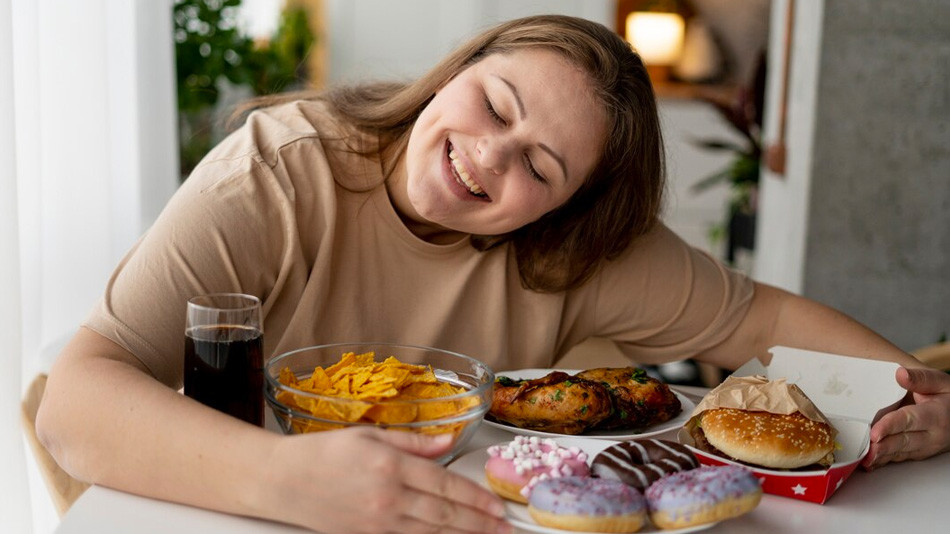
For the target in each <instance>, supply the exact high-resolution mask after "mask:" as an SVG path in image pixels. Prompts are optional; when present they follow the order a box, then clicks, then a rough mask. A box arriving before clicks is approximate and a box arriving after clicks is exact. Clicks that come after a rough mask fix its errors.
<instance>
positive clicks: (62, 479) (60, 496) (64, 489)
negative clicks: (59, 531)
mask: <svg viewBox="0 0 950 534" xmlns="http://www.w3.org/2000/svg"><path fill="white" fill-rule="evenodd" d="M45 390H46V375H45V374H40V375H38V376H37V377H36V378H34V379H33V382H31V383H30V387H29V388H28V389H27V391H26V395H24V397H23V402H22V404H21V405H20V407H21V419H22V423H23V431H24V433H25V434H26V440H27V442H29V444H30V449H31V450H32V451H33V456H34V458H36V464H37V466H38V467H39V470H40V473H41V474H42V476H43V480H44V482H46V488H47V489H48V490H49V493H50V497H51V498H52V500H53V506H55V507H56V511H57V512H59V515H60V516H62V515H63V514H65V513H66V510H69V507H70V506H72V504H73V502H75V501H76V499H78V498H79V496H80V495H82V493H83V492H84V491H86V488H88V487H89V484H87V483H85V482H81V481H79V480H77V479H75V478H73V477H72V476H71V475H70V474H69V473H67V472H66V471H65V470H63V468H62V467H60V466H59V464H58V463H56V460H54V459H53V456H52V455H50V453H49V451H47V450H46V447H44V446H43V444H42V443H40V440H39V438H37V437H36V413H37V412H38V411H39V409H40V402H42V400H43V392H44V391H45Z"/></svg>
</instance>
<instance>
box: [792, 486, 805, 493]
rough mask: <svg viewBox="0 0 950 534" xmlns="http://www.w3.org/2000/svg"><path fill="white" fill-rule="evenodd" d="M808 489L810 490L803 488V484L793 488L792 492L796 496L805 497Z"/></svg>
mask: <svg viewBox="0 0 950 534" xmlns="http://www.w3.org/2000/svg"><path fill="white" fill-rule="evenodd" d="M807 489H808V488H806V487H805V486H802V485H801V484H796V485H794V486H792V491H793V492H795V495H804V494H805V490H807Z"/></svg>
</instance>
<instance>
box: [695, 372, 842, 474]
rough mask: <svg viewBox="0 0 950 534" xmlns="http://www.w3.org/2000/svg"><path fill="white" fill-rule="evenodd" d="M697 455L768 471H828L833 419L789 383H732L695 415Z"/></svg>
mask: <svg viewBox="0 0 950 534" xmlns="http://www.w3.org/2000/svg"><path fill="white" fill-rule="evenodd" d="M686 428H687V430H688V431H689V433H690V436H691V437H692V438H693V441H694V445H695V447H696V448H697V449H699V450H701V451H704V452H707V453H710V454H714V455H717V456H721V457H724V458H727V459H730V460H733V461H737V462H740V463H743V464H746V465H749V466H752V467H762V468H766V469H796V470H810V469H825V468H828V467H830V466H831V464H833V463H834V451H835V436H836V434H837V432H836V430H835V429H834V427H832V425H831V423H830V422H829V421H828V418H826V417H825V416H824V414H822V413H821V411H820V410H819V409H818V408H817V407H816V406H815V405H814V403H813V402H812V401H811V399H809V398H808V397H807V396H806V395H805V393H804V392H803V391H802V390H801V389H800V388H799V387H798V386H797V385H795V384H788V383H786V381H785V379H784V378H779V379H775V380H769V379H767V378H765V377H762V376H754V377H728V378H727V379H726V380H725V381H724V382H723V383H722V384H720V385H719V386H718V387H716V388H715V389H713V390H712V391H710V392H709V393H708V394H707V395H706V397H704V398H703V400H702V401H701V402H700V403H699V405H698V406H697V407H696V409H695V410H694V411H693V415H692V417H691V418H690V420H689V422H688V423H687V424H686Z"/></svg>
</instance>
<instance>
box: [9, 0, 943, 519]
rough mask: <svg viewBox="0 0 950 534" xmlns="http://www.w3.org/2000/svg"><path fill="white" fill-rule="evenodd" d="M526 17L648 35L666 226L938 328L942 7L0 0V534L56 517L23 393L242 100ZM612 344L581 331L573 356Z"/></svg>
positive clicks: (840, 302)
mask: <svg viewBox="0 0 950 534" xmlns="http://www.w3.org/2000/svg"><path fill="white" fill-rule="evenodd" d="M534 13H564V14H570V15H576V16H581V17H585V18H588V19H591V20H594V21H597V22H600V23H602V24H604V25H606V26H608V27H610V28H612V29H614V30H615V31H617V32H618V34H620V35H623V36H624V37H625V38H627V39H628V40H630V41H631V42H632V43H633V45H634V46H635V47H636V48H637V49H638V50H639V51H640V52H641V54H642V55H643V57H644V58H645V60H646V62H647V64H648V66H649V68H650V73H651V77H653V81H654V85H655V87H656V89H657V95H658V99H659V106H660V114H661V118H662V121H663V127H664V136H665V140H666V142H667V149H668V170H669V179H670V185H669V196H668V203H667V206H666V210H665V212H664V220H665V222H666V223H667V224H668V225H669V226H670V227H671V228H673V229H674V230H675V231H677V232H678V233H679V234H680V235H682V236H683V237H684V238H685V239H686V240H687V241H689V242H690V243H691V244H693V245H694V246H696V247H699V248H701V249H703V250H706V251H708V252H709V253H710V254H713V255H715V256H717V257H719V258H722V259H723V260H724V261H727V262H729V263H730V264H732V265H733V266H734V267H735V268H737V269H741V270H743V271H745V272H747V273H749V274H751V275H752V276H753V277H755V278H756V279H758V280H760V281H763V282H766V283H770V284H774V285H777V286H779V287H782V288H785V289H787V290H789V291H792V292H795V293H799V294H803V295H806V296H808V297H811V298H814V299H816V300H819V301H822V302H825V303H826V304H829V305H831V306H834V307H836V308H838V309H841V310H842V311H844V312H846V313H848V314H850V315H852V316H854V317H855V318H857V319H858V320H860V321H862V322H864V323H865V324H868V325H869V326H871V327H872V328H873V329H875V330H877V331H879V332H881V333H882V334H883V335H885V337H887V338H889V339H890V340H891V341H893V342H894V343H896V344H898V345H899V346H900V347H902V348H903V349H905V350H908V351H912V350H915V349H917V348H919V347H923V346H926V345H930V344H933V343H936V342H938V341H940V340H941V339H946V335H947V332H948V331H950V306H947V302H948V301H950V276H948V273H950V131H948V130H950V120H948V119H950V72H948V70H950V69H948V65H950V3H947V2H933V1H928V0H812V1H804V2H803V1H797V2H796V1H795V0H680V1H663V0H546V1H542V0H536V1H531V0H453V1H452V2H447V1H440V0H396V1H393V0H76V1H73V2H57V1H55V0H0V151H2V153H0V165H2V170H0V181H2V183H0V296H2V298H0V342H2V343H3V346H5V347H7V348H8V350H7V351H6V353H5V354H4V356H2V358H3V361H4V363H5V364H6V366H5V370H4V372H3V373H0V376H2V380H3V384H2V386H3V387H0V392H2V393H0V395H3V396H2V397H0V408H2V412H0V414H2V419H0V453H4V455H5V456H7V457H10V458H16V459H20V458H26V460H24V461H15V462H13V464H14V465H13V467H11V469H10V471H9V472H8V473H7V474H6V476H5V477H3V482H0V494H2V495H3V496H4V498H3V499H0V514H2V517H4V518H5V520H4V525H5V526H4V529H6V528H7V525H9V526H10V529H11V530H10V531H11V532H31V531H33V532H51V531H52V530H53V529H54V528H55V525H56V523H57V514H56V512H55V510H53V508H52V506H51V505H50V503H49V502H48V497H47V496H46V490H45V487H43V483H42V481H40V480H38V478H37V475H36V472H35V466H34V465H33V462H32V460H31V459H30V457H29V455H28V452H27V451H26V449H25V448H24V447H23V443H22V438H23V433H22V431H21V427H20V421H19V406H20V399H21V397H22V393H23V391H24V390H25V388H26V387H27V385H28V384H29V383H30V381H32V379H33V377H35V376H37V375H38V374H40V373H43V372H45V371H47V370H48V369H49V367H50V365H51V363H52V361H53V360H54V359H55V357H56V355H57V354H58V352H59V350H60V348H61V347H62V344H63V343H64V342H65V340H66V339H68V337H69V336H71V335H72V333H73V332H74V331H75V329H76V327H77V325H78V324H79V322H80V321H81V320H82V318H83V317H84V316H85V314H86V313H87V311H88V310H89V308H90V307H91V306H92V304H93V302H94V301H95V300H96V299H97V298H98V296H99V295H100V294H101V292H102V289H103V287H104V285H105V282H106V279H107V278H108V276H109V274H110V272H111V271H112V269H113V267H114V266H115V264H116V263H117V262H118V261H119V259H120V258H121V257H122V255H123V254H124V253H125V251H126V250H128V248H129V247H130V246H131V245H132V244H133V243H134V242H135V241H136V240H137V239H138V237H139V236H140V235H141V234H142V233H143V232H144V231H146V230H147V228H148V227H149V226H150V224H151V223H152V221H153V220H154V219H155V217H156V216H157V215H158V213H159V212H160V210H161V209H162V207H163V206H164V204H165V203H166V202H167V200H168V199H169V198H170V196H171V195H172V194H173V193H174V191H175V190H176V189H177V187H178V186H179V185H180V184H181V182H182V181H183V180H185V179H187V175H188V172H189V171H190V169H191V168H193V167H194V165H195V164H196V163H197V161H199V160H200V158H201V157H202V156H203V155H204V154H205V152H207V150H208V148H209V147H210V146H212V145H213V144H214V143H215V142H217V141H218V140H220V139H221V137H222V136H223V135H226V133H227V131H228V130H227V126H226V125H225V121H224V119H225V118H226V117H227V115H228V114H229V112H230V110H231V109H232V107H233V106H234V105H235V104H236V103H237V102H240V101H241V100H243V99H245V98H247V97H249V96H253V95H260V94H267V93H272V92H280V91H287V90H297V89H304V88H321V87H325V86H327V85H330V84H337V83H345V82H350V81H358V80H361V79H367V78H398V79H402V78H408V77H412V76H416V75H418V74H420V73H422V72H423V71H425V70H426V69H427V68H429V67H430V66H432V65H433V64H434V63H435V62H436V60H437V59H439V58H440V57H441V56H442V55H443V54H445V53H446V52H447V51H449V50H450V49H451V48H452V47H453V46H455V45H456V44H458V43H460V42H461V41H463V40H464V39H465V38H466V37H468V36H470V35H472V34H473V33H474V32H476V31H478V30H479V29H482V28H484V27H486V26H488V25H491V24H493V23H495V22H497V21H500V20H505V19H510V18H513V17H518V16H523V15H528V14H534ZM614 356H615V354H614V352H613V351H612V348H611V346H610V344H609V343H605V342H603V341H602V340H592V341H591V342H589V343H587V344H585V346H584V347H581V348H579V349H578V352H577V353H576V354H572V355H571V356H569V359H568V361H566V362H562V363H563V364H565V365H568V366H571V365H577V364H580V363H582V362H595V361H601V360H598V358H602V359H603V361H605V362H610V361H613V360H612V358H613V357H614ZM659 371H663V370H659ZM665 371H666V372H667V373H668V376H669V377H670V378H671V379H673V380H674V381H684V382H687V383H689V382H695V381H697V380H698V381H704V380H715V379H716V370H705V371H703V370H700V369H697V368H695V367H692V366H689V365H687V366H686V367H681V368H679V369H676V368H671V369H666V370H665ZM701 371H703V372H707V375H705V378H704V375H703V374H702V372H701ZM27 488H29V489H30V490H29V491H28V490H27Z"/></svg>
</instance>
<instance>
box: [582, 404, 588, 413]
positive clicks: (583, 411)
mask: <svg viewBox="0 0 950 534" xmlns="http://www.w3.org/2000/svg"><path fill="white" fill-rule="evenodd" d="M581 413H582V414H586V413H587V405H586V404H585V405H583V406H581Z"/></svg>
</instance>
